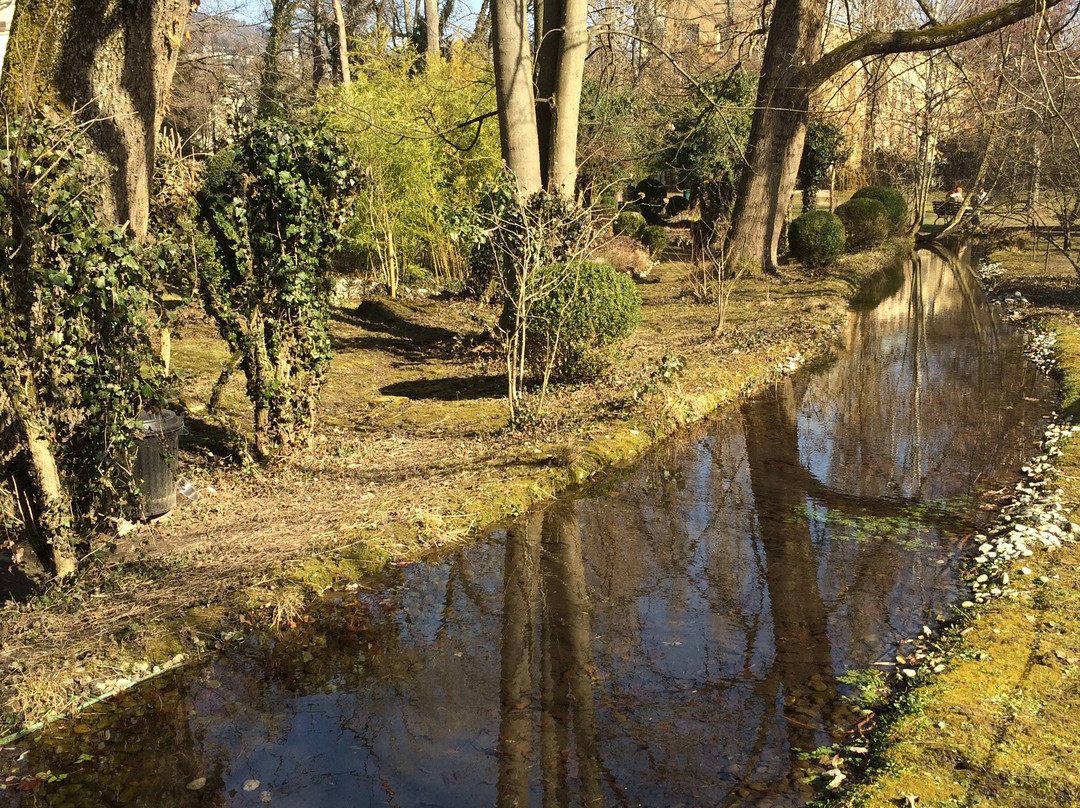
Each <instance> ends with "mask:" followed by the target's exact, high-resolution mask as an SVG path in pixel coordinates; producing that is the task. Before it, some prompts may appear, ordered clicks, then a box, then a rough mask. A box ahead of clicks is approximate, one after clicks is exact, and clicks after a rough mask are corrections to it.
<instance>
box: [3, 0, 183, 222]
mask: <svg viewBox="0 0 1080 808" xmlns="http://www.w3.org/2000/svg"><path fill="white" fill-rule="evenodd" d="M0 2H2V0H0ZM195 5H197V3H196V4H195ZM192 8H193V3H192V0H146V2H140V3H127V2H121V0H78V2H69V3H65V2H61V3H59V4H56V5H55V7H53V6H51V5H46V4H44V3H41V2H40V0H20V2H19V3H18V5H16V7H15V20H14V29H13V31H12V40H11V43H10V50H11V53H10V54H9V59H8V68H9V69H10V71H9V72H8V71H6V72H5V75H4V86H3V96H4V99H5V105H9V109H11V106H10V105H12V104H19V105H20V106H21V105H23V104H27V105H32V106H37V105H39V104H41V103H49V104H57V103H59V104H61V105H64V106H69V107H70V108H71V109H73V110H75V112H76V114H77V115H78V117H80V118H81V119H82V120H84V121H87V122H89V123H90V127H89V134H90V137H91V139H92V140H93V142H94V144H95V146H96V147H97V149H98V150H99V151H100V152H101V154H102V155H103V156H104V157H105V158H106V159H107V160H108V161H109V163H110V164H111V165H112V166H113V167H114V168H115V174H114V176H113V180H112V182H111V183H110V187H109V189H108V193H107V194H106V210H105V215H106V216H107V217H108V218H110V219H112V220H114V221H116V222H118V223H123V222H130V224H131V228H132V230H133V231H134V232H135V235H136V236H137V237H138V238H143V237H144V236H145V235H146V226H147V218H148V215H149V209H150V182H151V179H152V177H153V170H154V149H155V145H156V138H157V131H158V128H159V127H160V126H161V119H162V116H163V114H164V111H165V107H166V104H167V99H168V92H169V87H170V85H171V83H172V76H173V72H174V70H175V69H176V60H177V57H178V56H179V53H180V43H181V41H182V39H183V36H184V33H185V30H186V28H187V22H188V18H189V17H190V15H191V11H192Z"/></svg>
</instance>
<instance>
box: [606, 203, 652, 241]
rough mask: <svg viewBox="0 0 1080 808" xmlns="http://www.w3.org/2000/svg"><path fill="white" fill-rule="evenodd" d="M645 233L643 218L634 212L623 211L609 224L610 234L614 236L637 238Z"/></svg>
mask: <svg viewBox="0 0 1080 808" xmlns="http://www.w3.org/2000/svg"><path fill="white" fill-rule="evenodd" d="M644 231H645V217H644V216H642V215H641V214H640V213H638V212H637V211H636V210H624V211H623V212H622V213H620V214H619V215H618V216H616V217H615V221H613V222H612V223H611V232H612V233H613V234H614V235H616V236H630V238H638V237H640V236H641V234H642V233H643V232H644Z"/></svg>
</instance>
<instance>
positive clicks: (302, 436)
mask: <svg viewBox="0 0 1080 808" xmlns="http://www.w3.org/2000/svg"><path fill="white" fill-rule="evenodd" d="M353 185H354V180H353V171H352V165H351V164H350V162H349V159H348V153H347V152H346V151H345V149H344V147H343V146H342V144H341V143H340V142H339V141H338V140H337V139H336V138H335V137H334V136H332V135H330V134H329V133H328V132H325V131H319V130H308V129H303V128H300V127H297V126H293V125H292V124H290V123H288V122H286V121H284V120H280V119H266V120H262V121H259V122H258V123H257V124H256V125H255V126H254V128H253V129H252V130H251V132H249V133H248V134H247V136H246V137H244V138H243V140H242V142H241V143H239V144H238V145H237V147H235V148H234V149H230V150H229V151H228V152H226V153H223V154H221V155H220V156H218V157H217V158H215V159H213V160H211V162H210V165H209V167H208V169H207V172H206V179H205V182H204V184H203V188H202V190H201V191H200V192H199V195H198V201H199V208H200V211H201V214H202V217H203V219H204V221H205V222H206V226H207V229H208V232H209V234H210V237H211V239H212V240H213V243H214V251H215V254H216V260H214V261H209V262H207V263H206V264H205V265H204V266H203V267H201V271H200V273H199V284H200V292H201V294H202V298H203V302H204V304H205V306H206V310H207V312H208V313H209V314H210V316H211V317H212V318H213V319H214V320H215V322H216V323H217V326H218V331H219V332H220V333H221V336H222V337H223V338H224V339H225V341H226V342H227V343H228V344H229V349H230V350H231V351H233V352H234V353H236V354H239V355H240V367H241V368H242V369H243V371H244V375H245V376H246V377H247V394H248V398H250V399H251V402H252V404H253V405H254V409H255V412H254V416H255V448H256V451H257V452H258V453H259V454H260V455H261V456H263V457H266V456H269V455H271V454H273V453H275V452H276V451H278V450H288V449H291V448H295V447H297V446H300V445H302V444H303V443H305V442H307V441H308V440H309V439H310V438H311V436H312V431H313V429H314V421H315V410H316V403H317V401H318V393H319V386H320V384H321V382H322V378H323V375H324V374H325V372H326V369H327V367H328V366H329V364H330V357H331V350H330V295H331V292H332V287H333V283H332V281H331V278H330V270H331V257H332V255H333V253H334V249H335V248H336V246H337V243H338V237H339V234H340V227H341V223H342V220H343V219H344V217H345V216H346V214H347V212H348V211H350V210H351V205H350V204H349V203H350V193H351V190H352V187H353Z"/></svg>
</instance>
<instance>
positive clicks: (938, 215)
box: [931, 199, 964, 224]
mask: <svg viewBox="0 0 1080 808" xmlns="http://www.w3.org/2000/svg"><path fill="white" fill-rule="evenodd" d="M931 204H932V205H933V206H934V217H935V218H934V224H937V223H938V222H939V221H941V220H942V219H944V220H945V221H947V222H951V221H952V219H953V217H954V216H955V215H956V213H957V211H959V210H960V208H961V207H962V206H963V204H964V203H963V202H956V201H955V200H952V199H940V200H937V201H935V202H932V203H931Z"/></svg>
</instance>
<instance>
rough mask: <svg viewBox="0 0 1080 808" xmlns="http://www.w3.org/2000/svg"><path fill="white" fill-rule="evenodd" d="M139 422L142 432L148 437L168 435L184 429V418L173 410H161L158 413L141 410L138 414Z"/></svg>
mask: <svg viewBox="0 0 1080 808" xmlns="http://www.w3.org/2000/svg"><path fill="white" fill-rule="evenodd" d="M139 420H140V421H141V422H142V428H143V432H145V433H146V434H148V435H168V434H170V433H172V432H179V431H180V430H181V429H183V428H184V417H183V416H182V415H177V414H176V413H175V412H174V411H173V410H162V411H161V412H160V413H156V412H147V411H146V410H143V411H142V412H140V413H139Z"/></svg>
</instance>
